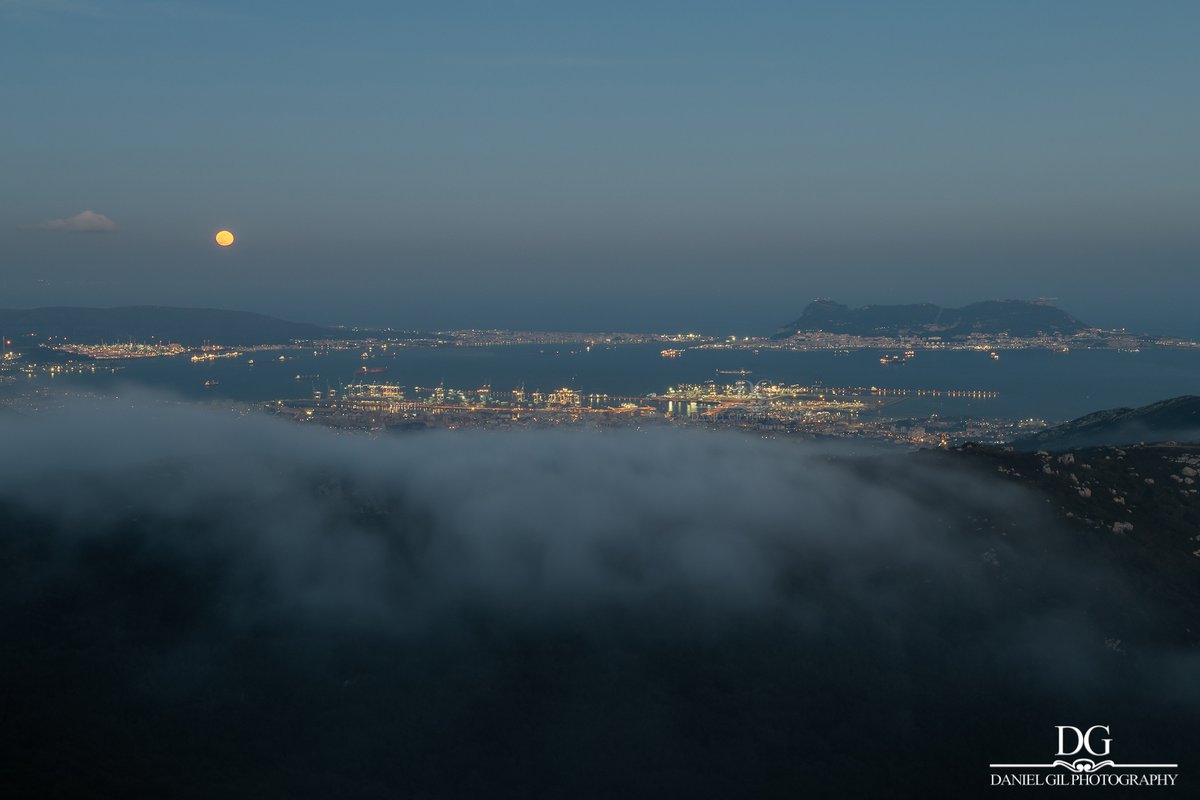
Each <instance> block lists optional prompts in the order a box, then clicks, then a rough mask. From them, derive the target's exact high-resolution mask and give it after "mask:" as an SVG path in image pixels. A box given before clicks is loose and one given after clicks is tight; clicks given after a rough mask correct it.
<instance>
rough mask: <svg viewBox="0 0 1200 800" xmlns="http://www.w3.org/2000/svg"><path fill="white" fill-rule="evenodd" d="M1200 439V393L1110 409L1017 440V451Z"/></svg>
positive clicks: (1197, 440) (1015, 443)
mask: <svg viewBox="0 0 1200 800" xmlns="http://www.w3.org/2000/svg"><path fill="white" fill-rule="evenodd" d="M1167 441H1174V442H1200V396H1197V395H1194V394H1188V395H1183V396H1181V397H1173V398H1171V399H1169V400H1160V401H1159V402H1157V403H1151V404H1150V405H1148V406H1141V407H1140V408H1110V409H1108V410H1106V411H1096V412H1093V413H1091V414H1087V415H1085V416H1082V417H1079V418H1078V419H1073V420H1071V421H1070V422H1064V423H1063V424H1062V425H1055V426H1054V427H1052V428H1046V429H1045V430H1043V431H1040V432H1038V433H1035V434H1033V435H1032V436H1026V437H1023V438H1021V439H1017V440H1016V441H1014V442H1013V446H1014V447H1015V448H1017V449H1018V450H1071V449H1076V448H1080V447H1098V446H1108V447H1119V446H1121V445H1133V444H1138V443H1140V442H1167Z"/></svg>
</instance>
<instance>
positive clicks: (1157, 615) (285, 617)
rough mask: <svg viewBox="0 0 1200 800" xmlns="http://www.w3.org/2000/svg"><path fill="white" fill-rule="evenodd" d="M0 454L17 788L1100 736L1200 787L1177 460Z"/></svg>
mask: <svg viewBox="0 0 1200 800" xmlns="http://www.w3.org/2000/svg"><path fill="white" fill-rule="evenodd" d="M98 413H102V414H103V418H104V419H105V421H106V424H105V425H104V426H96V425H94V424H93V423H94V420H95V419H96V418H97V417H96V416H95V415H96V414H98ZM0 441H3V442H4V444H5V451H4V452H5V453H6V458H5V462H4V465H3V467H0V487H3V488H0V531H3V534H2V535H0V597H2V598H3V602H4V608H5V614H4V616H3V618H2V629H0V636H2V637H3V642H4V647H3V650H2V653H0V682H2V685H3V686H4V693H3V707H2V708H0V715H2V719H3V723H2V728H0V730H2V733H0V736H2V739H0V754H2V758H3V764H0V783H3V784H5V787H4V788H10V789H14V790H17V793H15V794H14V793H13V792H12V791H10V792H7V793H6V795H7V796H12V797H17V796H37V797H71V796H76V797H85V796H86V797H134V796H154V797H379V798H395V797H405V798H420V797H427V798H447V797H472V798H480V797H556V798H557V797H684V798H696V797H721V798H728V797H789V798H795V797H802V796H818V797H832V796H847V797H849V796H870V797H932V796H972V795H977V794H984V793H990V792H991V791H993V790H991V789H989V787H988V764H989V763H990V762H994V761H1039V762H1040V761H1044V760H1050V758H1051V757H1052V756H1053V750H1054V746H1055V740H1054V735H1055V734H1054V728H1053V726H1055V725H1080V726H1083V725H1093V724H1105V725H1109V726H1110V727H1111V729H1112V733H1113V738H1114V740H1115V741H1114V745H1113V747H1114V755H1116V756H1118V757H1119V758H1120V759H1125V760H1128V761H1171V762H1175V761H1177V762H1179V763H1180V770H1179V772H1180V785H1179V787H1177V788H1176V789H1175V790H1172V791H1167V790H1164V792H1165V793H1168V794H1169V793H1174V794H1177V795H1178V796H1190V794H1191V793H1193V792H1194V791H1195V786H1196V785H1197V781H1198V780H1200V778H1198V777H1197V775H1198V773H1197V770H1198V769H1200V764H1198V763H1196V762H1195V761H1194V758H1195V753H1196V752H1198V751H1200V730H1198V728H1197V719H1198V716H1197V715H1198V714H1200V682H1198V681H1197V675H1198V674H1200V673H1198V669H1200V654H1198V653H1197V642H1198V641H1200V637H1198V635H1197V634H1198V631H1200V628H1197V624H1198V620H1200V581H1198V578H1200V574H1198V572H1197V568H1198V566H1200V557H1197V556H1196V555H1195V551H1197V550H1200V541H1195V537H1196V536H1197V535H1198V534H1200V501H1198V500H1197V499H1196V494H1195V491H1194V490H1195V487H1196V484H1195V483H1194V482H1189V481H1188V479H1189V478H1192V477H1194V472H1195V468H1196V466H1197V464H1198V463H1200V449H1198V448H1196V447H1181V446H1176V447H1165V446H1149V447H1137V448H1126V449H1123V450H1116V449H1094V450H1087V451H1078V452H1074V453H1062V454H1054V455H1043V454H1036V453H1015V452H1010V451H1003V450H994V449H987V448H974V447H971V448H964V449H962V450H960V451H952V452H945V453H922V454H917V455H915V456H905V457H897V458H891V457H888V458H854V457H850V456H847V455H844V454H841V453H837V452H828V451H822V450H815V449H805V448H797V447H796V446H794V445H793V444H790V443H789V444H787V445H784V444H772V443H763V442H758V441H754V440H751V439H748V438H740V437H726V436H722V435H714V434H706V433H695V434H692V433H687V432H683V433H681V432H659V433H653V434H634V433H618V434H588V433H546V434H540V433H528V434H522V435H519V436H484V435H480V436H470V435H466V436H452V435H436V434H435V435H417V436H402V437H395V438H394V439H384V440H369V439H365V438H357V439H356V438H346V437H337V436H334V435H332V434H328V433H325V432H315V431H307V430H297V429H295V428H291V427H285V426H283V425H281V424H274V423H272V422H271V421H264V420H260V419H257V418H250V419H241V420H232V419H229V418H227V417H218V416H216V415H210V414H206V413H203V412H196V411H192V410H184V409H169V408H168V409H163V408H154V409H149V410H147V409H144V408H142V409H128V408H122V407H120V406H112V407H105V408H103V409H92V408H85V409H74V410H71V409H68V410H66V411H63V412H61V413H58V414H57V415H53V416H50V417H48V418H43V419H37V420H30V419H21V420H19V421H18V422H16V423H14V421H13V420H0ZM18 454H21V455H18ZM1068 456H1070V458H1068ZM1189 470H1191V472H1189ZM1085 489H1086V490H1088V492H1087V493H1086V496H1085V494H1084V493H1083V490H1085ZM1117 498H1120V500H1119V501H1118V499H1117ZM1126 524H1129V525H1132V527H1131V528H1126V527H1125V525H1126ZM1102 791H1103V792H1104V793H1105V794H1106V795H1107V796H1122V794H1121V790H1119V789H1104V790H1102Z"/></svg>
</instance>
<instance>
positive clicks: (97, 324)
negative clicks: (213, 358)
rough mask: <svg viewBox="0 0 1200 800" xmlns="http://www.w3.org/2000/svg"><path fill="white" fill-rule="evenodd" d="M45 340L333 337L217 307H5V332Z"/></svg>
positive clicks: (232, 341) (0, 314) (1, 324)
mask: <svg viewBox="0 0 1200 800" xmlns="http://www.w3.org/2000/svg"><path fill="white" fill-rule="evenodd" d="M34 332H36V333H37V338H38V339H39V340H42V341H44V340H46V339H47V338H49V337H51V336H54V337H60V338H66V339H68V340H70V341H72V342H79V343H85V344H92V343H97V342H121V341H128V340H132V341H137V342H153V341H163V342H178V343H179V344H184V345H199V344H203V343H204V342H206V341H209V342H213V343H216V344H227V345H237V344H241V345H245V344H286V343H288V342H290V341H293V340H295V339H314V338H323V337H327V336H331V335H333V331H332V330H331V329H329V328H324V327H322V326H320V325H313V324H310V323H306V322H289V321H287V320H282V319H277V318H275V317H268V316H266V315H264V314H254V313H251V312H248V311H225V310H221V309H215V308H173V307H170V306H123V307H118V308H85V307H70V306H57V307H50V308H31V309H0V333H3V334H4V335H6V336H8V337H10V338H13V339H17V340H19V337H23V336H25V335H27V334H29V333H34Z"/></svg>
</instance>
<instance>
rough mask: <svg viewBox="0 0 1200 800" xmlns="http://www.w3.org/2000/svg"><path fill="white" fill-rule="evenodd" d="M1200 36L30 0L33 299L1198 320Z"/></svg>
mask: <svg viewBox="0 0 1200 800" xmlns="http://www.w3.org/2000/svg"><path fill="white" fill-rule="evenodd" d="M1197 42H1200V4H1196V3H1195V2H1174V1H1172V0H1162V1H1161V2H1155V3H1152V4H1147V3H1135V2H1105V0H1087V1H1086V2H1073V1H1072V0H1062V1H1061V2H1054V3H1046V2H1024V0H1007V1H1006V2H976V3H962V2H911V3H891V2H887V3H883V2H881V3H865V2H854V1H853V0H848V1H846V2H837V3H803V2H798V1H796V0H793V1H792V2H754V1H751V0H746V1H745V2H738V3H729V2H726V3H713V2H707V1H706V0H688V1H687V2H661V1H659V0H639V2H624V0H611V2H607V3H595V2H588V3H575V2H561V1H560V2H524V1H522V0H514V1H513V2H505V3H497V2H494V0H493V2H457V1H456V0H439V2H421V3H416V2H395V0H393V2H380V3H376V2H356V3H340V4H332V3H309V2H300V1H298V0H291V1H290V2H247V1H245V0H244V1H243V2H237V3H232V2H205V3H193V2H186V1H181V2H153V3H151V2H132V1H129V2H124V1H115V0H114V1H113V2H106V1H105V0H60V1H58V2H50V1H46V0H40V1H39V0H0V108H3V114H2V124H0V307H30V306H43V305H84V304H86V305H123V304H169V305H200V306H217V307H225V308H239V309H247V310H254V311H262V312H266V313H273V314H278V315H281V316H286V317H290V318H294V319H303V320H311V321H314V322H322V323H345V324H371V325H393V326H397V327H421V328H449V327H468V326H477V327H491V326H501V327H516V328H535V329H589V330H592V329H608V330H613V329H636V330H678V329H685V328H686V329H695V330H704V331H709V332H745V333H761V332H768V331H771V330H774V328H775V327H777V326H778V325H779V324H781V323H783V322H786V321H788V320H790V319H793V318H795V317H796V316H798V315H799V313H800V311H801V310H802V309H803V307H804V305H805V304H806V303H807V302H809V301H810V300H811V299H813V298H815V297H833V298H835V299H839V300H842V301H843V302H848V303H851V304H861V303H889V302H921V301H931V302H939V303H944V304H954V305H957V304H962V303H967V302H971V301H974V300H980V299H990V298H1035V297H1055V298H1057V299H1058V302H1059V304H1060V305H1062V306H1063V307H1064V308H1067V309H1068V310H1070V311H1072V312H1073V313H1075V314H1076V315H1078V316H1080V317H1082V318H1084V319H1085V320H1086V321H1088V322H1092V323H1094V324H1100V325H1113V326H1115V325H1130V326H1133V327H1139V328H1141V329H1145V330H1151V331H1154V332H1163V333H1179V334H1185V335H1196V336H1200V315H1196V314H1195V312H1194V305H1195V298H1196V297H1197V296H1200V269H1198V268H1200V225H1198V224H1197V221H1198V220H1200V102H1198V101H1200V97H1198V96H1197V95H1198V94H1200V92H1198V90H1197V82H1196V77H1197V75H1200V47H1197ZM221 228H229V229H231V230H233V231H234V232H235V233H236V234H237V236H238V241H237V243H236V244H235V245H234V246H233V247H230V248H227V249H220V248H217V247H216V246H215V245H214V244H213V241H212V237H213V234H214V233H215V232H216V231H217V230H218V229H221Z"/></svg>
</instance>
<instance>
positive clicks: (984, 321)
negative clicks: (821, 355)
mask: <svg viewBox="0 0 1200 800" xmlns="http://www.w3.org/2000/svg"><path fill="white" fill-rule="evenodd" d="M1087 327H1088V326H1087V325H1085V324H1084V323H1083V322H1081V321H1079V320H1078V319H1076V318H1075V317H1073V316H1071V315H1070V314H1068V313H1067V312H1065V311H1063V310H1062V309H1060V308H1055V307H1054V306H1052V305H1047V304H1045V303H1034V302H1028V301H1025V300H986V301H984V302H981V303H971V304H970V305H967V306H963V307H962V308H943V307H942V306H937V305H934V304H932V303H916V304H912V305H894V306H891V305H888V306H862V307H861V308H850V307H849V306H846V305H843V304H842V303H836V302H834V301H832V300H814V301H813V302H811V303H809V304H808V307H807V308H805V309H804V313H803V314H801V315H800V318H799V319H797V320H796V321H794V322H792V323H790V324H788V325H784V326H783V327H782V328H780V329H779V332H778V333H776V334H775V338H778V339H785V338H787V337H789V336H793V335H795V334H796V333H800V332H812V331H826V332H829V333H845V334H850V335H853V336H941V337H942V338H946V339H953V338H961V337H964V336H968V335H970V334H972V333H984V334H1001V333H1006V334H1008V335H1010V336H1037V335H1038V334H1066V335H1070V334H1074V333H1078V332H1079V331H1082V330H1086V329H1087Z"/></svg>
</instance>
